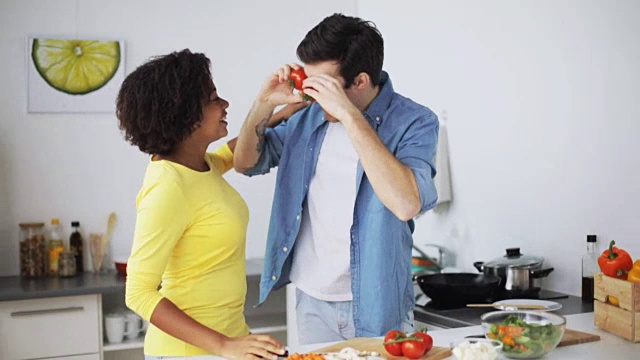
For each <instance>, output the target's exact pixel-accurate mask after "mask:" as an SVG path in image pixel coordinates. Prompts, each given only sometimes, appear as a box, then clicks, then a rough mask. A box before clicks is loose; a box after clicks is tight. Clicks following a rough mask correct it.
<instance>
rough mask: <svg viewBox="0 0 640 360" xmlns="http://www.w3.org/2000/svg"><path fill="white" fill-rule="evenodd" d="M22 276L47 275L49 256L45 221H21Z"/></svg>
mask: <svg viewBox="0 0 640 360" xmlns="http://www.w3.org/2000/svg"><path fill="white" fill-rule="evenodd" d="M19 226H20V276H21V277H25V278H36V277H42V276H44V275H46V270H47V264H48V260H49V256H48V253H47V247H46V244H45V241H44V223H40V222H32V223H21V224H19Z"/></svg>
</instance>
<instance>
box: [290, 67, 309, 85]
mask: <svg viewBox="0 0 640 360" xmlns="http://www.w3.org/2000/svg"><path fill="white" fill-rule="evenodd" d="M306 78H307V74H305V73H304V69H303V68H299V69H295V70H294V69H291V72H290V73H289V83H290V84H291V86H293V87H294V88H295V89H296V90H302V82H303V81H304V79H306Z"/></svg>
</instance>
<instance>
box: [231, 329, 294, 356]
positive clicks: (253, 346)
mask: <svg viewBox="0 0 640 360" xmlns="http://www.w3.org/2000/svg"><path fill="white" fill-rule="evenodd" d="M284 353H285V348H284V345H282V344H280V343H279V342H278V341H277V340H276V339H274V338H272V337H271V336H268V335H247V336H240V337H235V338H228V339H227V340H226V341H225V342H224V343H223V344H222V349H221V352H220V355H222V356H224V357H226V358H228V359H260V358H264V359H271V360H277V359H278V355H284Z"/></svg>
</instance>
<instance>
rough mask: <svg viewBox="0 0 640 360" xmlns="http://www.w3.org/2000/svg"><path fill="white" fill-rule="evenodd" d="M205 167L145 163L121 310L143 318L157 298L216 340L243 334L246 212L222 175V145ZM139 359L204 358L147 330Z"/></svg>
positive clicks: (227, 157) (226, 159) (225, 155)
mask: <svg viewBox="0 0 640 360" xmlns="http://www.w3.org/2000/svg"><path fill="white" fill-rule="evenodd" d="M206 162H207V164H208V165H209V168H210V170H209V171H206V172H198V171H194V170H192V169H189V168H187V167H185V166H182V165H180V164H177V163H174V162H171V161H166V160H160V161H151V162H150V164H149V165H148V167H147V171H146V174H145V177H144V181H143V185H142V188H141V190H140V192H139V193H138V197H137V200H136V208H137V217H136V227H135V234H134V239H133V247H132V250H131V256H130V257H129V261H128V264H127V283H126V304H127V306H128V307H129V308H131V309H132V310H133V311H135V312H136V313H138V314H140V316H142V317H143V318H144V319H146V320H149V319H150V317H151V314H152V313H153V311H154V309H155V308H156V306H157V305H158V303H159V302H160V300H161V299H162V298H163V297H164V298H167V299H169V300H171V302H173V303H174V304H175V305H176V306H178V308H180V309H181V310H182V311H184V312H185V313H186V314H187V315H189V316H190V317H192V318H193V319H195V320H196V321H198V322H199V323H201V324H203V325H205V326H207V327H209V328H211V329H214V330H216V331H218V332H220V333H222V334H224V335H227V336H241V335H247V334H248V333H249V328H248V326H247V324H246V322H245V318H244V303H245V296H246V292H247V283H246V277H245V272H246V268H245V242H246V230H247V223H248V221H249V211H248V209H247V205H246V203H245V202H244V200H243V199H242V197H241V196H240V194H238V192H237V191H236V190H235V189H234V188H232V187H231V186H230V185H229V184H228V183H227V181H226V180H225V179H224V178H223V177H222V174H224V173H225V172H226V171H228V170H229V169H230V168H231V167H232V166H233V153H232V152H231V150H230V149H229V147H228V146H227V145H224V146H222V147H221V148H219V149H218V150H217V151H216V152H215V153H207V155H206ZM160 284H161V285H162V288H161V289H160V290H158V285H160ZM144 353H145V354H147V355H154V356H192V355H202V354H208V352H207V351H206V350H204V349H201V348H199V347H196V346H193V345H191V344H188V343H186V342H184V341H182V340H178V339H176V338H174V337H173V336H170V335H168V334H167V333H165V332H163V331H162V330H160V329H158V328H156V327H155V326H153V325H150V326H149V329H148V330H147V335H146V337H145V343H144Z"/></svg>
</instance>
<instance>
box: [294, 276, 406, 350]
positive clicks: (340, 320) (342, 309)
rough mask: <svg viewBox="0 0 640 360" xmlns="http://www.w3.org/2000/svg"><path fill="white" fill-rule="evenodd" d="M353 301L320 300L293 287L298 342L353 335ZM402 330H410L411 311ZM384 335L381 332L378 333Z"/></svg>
mask: <svg viewBox="0 0 640 360" xmlns="http://www.w3.org/2000/svg"><path fill="white" fill-rule="evenodd" d="M351 306H352V301H323V300H318V299H316V298H314V297H312V296H309V295H307V294H305V293H304V292H303V291H302V290H300V289H298V288H296V317H297V319H296V320H297V321H296V322H297V325H298V342H299V343H300V345H305V344H313V343H322V342H330V341H342V340H347V339H351V338H354V337H355V334H356V329H355V325H354V324H353V311H352V310H351ZM401 330H402V331H404V332H406V333H410V332H413V331H414V329H413V311H411V312H409V313H408V314H407V317H406V319H405V321H403V323H402V329H401ZM381 335H384V334H381Z"/></svg>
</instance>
